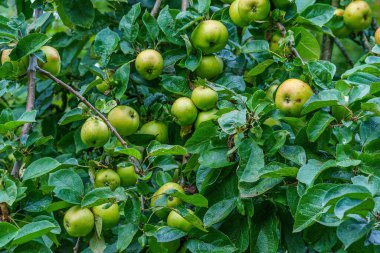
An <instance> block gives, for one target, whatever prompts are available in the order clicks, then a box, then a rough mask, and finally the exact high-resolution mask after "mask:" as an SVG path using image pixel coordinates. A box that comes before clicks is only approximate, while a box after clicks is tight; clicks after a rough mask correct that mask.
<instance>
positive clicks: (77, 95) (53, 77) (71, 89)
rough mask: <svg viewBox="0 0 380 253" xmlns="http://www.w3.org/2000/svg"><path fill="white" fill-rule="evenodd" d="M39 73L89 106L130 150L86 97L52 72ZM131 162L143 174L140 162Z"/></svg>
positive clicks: (39, 69)
mask: <svg viewBox="0 0 380 253" xmlns="http://www.w3.org/2000/svg"><path fill="white" fill-rule="evenodd" d="M36 69H37V71H38V72H40V73H41V74H44V75H45V76H47V77H49V78H50V79H51V80H53V81H54V82H56V83H57V84H59V85H60V86H62V87H63V88H64V89H66V90H68V91H69V92H70V93H72V94H73V95H75V96H76V97H77V98H78V99H79V100H80V101H82V102H83V103H84V104H85V105H87V106H88V108H90V109H91V110H92V111H93V112H94V113H95V114H96V115H97V116H98V117H99V118H101V119H102V120H103V122H104V123H105V124H106V125H107V126H108V128H109V129H110V130H111V132H112V133H113V134H114V135H115V136H116V138H117V139H118V140H119V141H120V143H121V145H123V147H124V148H128V146H127V143H126V142H125V141H124V139H123V138H122V137H121V136H120V134H119V133H118V132H117V130H116V129H115V128H114V127H113V126H112V125H111V123H110V122H109V121H108V119H107V118H106V117H105V116H104V115H103V114H102V113H101V112H99V111H98V109H96V108H95V107H94V106H93V105H92V104H91V103H90V102H89V101H88V100H87V99H86V98H85V97H83V96H82V95H81V94H80V93H79V92H78V91H76V90H75V89H74V88H72V87H71V86H70V85H68V84H67V83H65V82H63V81H62V80H60V79H58V78H57V77H56V76H54V75H52V74H51V73H50V72H48V71H46V70H44V69H42V68H40V67H38V66H37V67H36ZM129 161H130V162H131V163H132V164H133V167H134V168H135V171H136V173H138V174H140V175H141V174H142V171H140V167H141V166H140V163H139V161H138V160H137V159H136V158H134V157H133V156H129Z"/></svg>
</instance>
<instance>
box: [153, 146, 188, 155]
mask: <svg viewBox="0 0 380 253" xmlns="http://www.w3.org/2000/svg"><path fill="white" fill-rule="evenodd" d="M186 154H187V150H186V149H185V148H184V147H182V146H179V145H167V144H159V145H155V146H153V147H151V148H149V152H148V155H149V156H162V155H186Z"/></svg>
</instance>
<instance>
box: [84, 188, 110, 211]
mask: <svg viewBox="0 0 380 253" xmlns="http://www.w3.org/2000/svg"><path fill="white" fill-rule="evenodd" d="M115 198H116V196H115V194H114V193H113V192H112V190H111V189H110V188H109V187H101V188H95V189H94V190H92V191H89V192H88V193H87V194H86V195H84V197H83V199H82V203H81V207H82V208H84V207H87V208H88V207H93V206H98V205H101V204H104V203H108V202H112V201H113V200H115Z"/></svg>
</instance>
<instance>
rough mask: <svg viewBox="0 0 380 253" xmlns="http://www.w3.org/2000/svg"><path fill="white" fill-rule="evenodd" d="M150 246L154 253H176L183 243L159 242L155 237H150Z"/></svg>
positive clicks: (178, 241)
mask: <svg viewBox="0 0 380 253" xmlns="http://www.w3.org/2000/svg"><path fill="white" fill-rule="evenodd" d="M148 244H149V249H150V251H151V252H152V253H176V252H177V250H178V248H179V247H180V244H181V243H180V240H179V239H177V240H174V241H170V242H157V239H156V238H155V237H150V238H149V239H148Z"/></svg>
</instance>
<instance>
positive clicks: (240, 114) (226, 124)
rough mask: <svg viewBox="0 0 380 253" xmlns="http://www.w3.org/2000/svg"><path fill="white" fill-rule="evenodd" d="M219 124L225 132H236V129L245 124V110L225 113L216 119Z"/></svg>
mask: <svg viewBox="0 0 380 253" xmlns="http://www.w3.org/2000/svg"><path fill="white" fill-rule="evenodd" d="M218 122H219V126H220V127H221V128H222V130H223V132H225V133H227V134H230V135H232V134H234V133H236V131H237V129H238V128H240V127H242V126H244V125H245V124H246V111H245V110H241V111H238V110H233V111H231V112H228V113H225V114H223V115H222V116H220V118H219V119H218Z"/></svg>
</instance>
